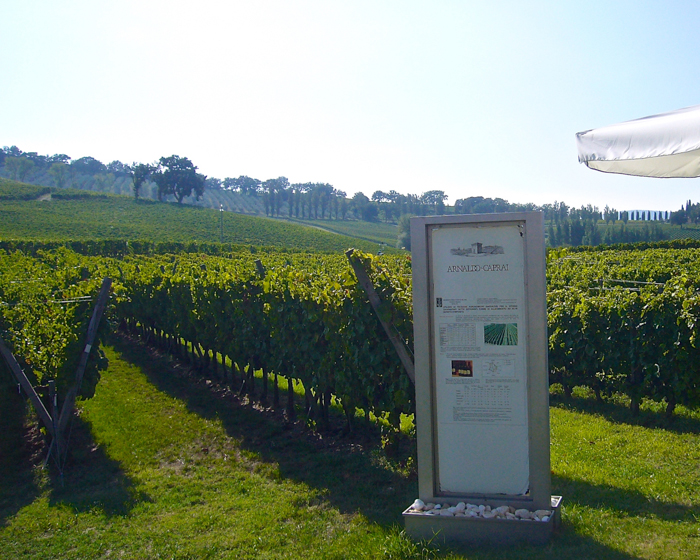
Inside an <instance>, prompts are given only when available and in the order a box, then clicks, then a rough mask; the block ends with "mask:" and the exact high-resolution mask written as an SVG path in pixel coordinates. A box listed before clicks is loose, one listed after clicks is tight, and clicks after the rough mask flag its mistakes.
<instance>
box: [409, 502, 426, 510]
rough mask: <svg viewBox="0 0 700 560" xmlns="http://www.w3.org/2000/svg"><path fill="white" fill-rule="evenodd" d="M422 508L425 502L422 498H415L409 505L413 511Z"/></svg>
mask: <svg viewBox="0 0 700 560" xmlns="http://www.w3.org/2000/svg"><path fill="white" fill-rule="evenodd" d="M424 508H425V502H424V501H423V500H416V501H415V502H413V504H412V505H411V509H412V510H414V511H423V509H424Z"/></svg>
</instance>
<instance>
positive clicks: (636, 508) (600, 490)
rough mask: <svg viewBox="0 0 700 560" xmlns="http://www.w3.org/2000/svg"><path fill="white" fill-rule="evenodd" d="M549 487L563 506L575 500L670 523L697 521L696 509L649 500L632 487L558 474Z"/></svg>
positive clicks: (576, 502)
mask: <svg viewBox="0 0 700 560" xmlns="http://www.w3.org/2000/svg"><path fill="white" fill-rule="evenodd" d="M552 488H553V489H554V490H553V491H554V492H555V494H557V495H561V496H563V497H564V504H565V505H566V504H567V503H569V504H571V503H575V504H579V505H581V506H585V507H588V508H591V509H599V510H607V511H613V512H615V513H617V514H620V515H624V516H638V517H653V518H657V519H662V520H664V521H672V522H695V521H696V516H697V510H696V508H692V507H688V506H685V505H682V504H674V503H669V502H662V501H659V500H654V499H650V498H649V497H648V496H645V495H644V494H642V493H640V492H636V491H634V490H625V489H623V488H616V487H614V486H608V485H600V484H591V483H590V482H586V481H582V480H575V479H572V478H567V477H562V476H558V475H553V476H552Z"/></svg>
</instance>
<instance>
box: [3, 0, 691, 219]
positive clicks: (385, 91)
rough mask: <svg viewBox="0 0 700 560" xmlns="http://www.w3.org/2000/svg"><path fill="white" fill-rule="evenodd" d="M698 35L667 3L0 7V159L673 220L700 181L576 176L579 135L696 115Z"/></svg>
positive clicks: (263, 0)
mask: <svg viewBox="0 0 700 560" xmlns="http://www.w3.org/2000/svg"><path fill="white" fill-rule="evenodd" d="M699 24H700V4H697V3H695V2H673V1H668V2H663V3H661V2H640V1H635V2H627V1H620V2H609V1H608V2H599V1H590V2H585V3H583V2H533V1H529V2H499V1H492V2H466V1H431V2H412V1H407V0H404V1H401V2H398V1H378V0H374V1H363V0H353V1H352V2H347V1H346V2H340V1H333V0H324V1H293V0H286V1H270V0H255V1H252V0H251V1H245V2H243V1H233V2H221V1H217V2H210V1H208V0H200V1H199V2H196V3H195V2H179V1H168V2H166V1H162V2H161V1H152V0H140V1H129V0H121V1H118V2H117V1H110V0H106V1H100V2H95V1H83V0H78V1H69V0H66V1H61V0H53V1H51V2H49V1H43V0H37V1H26V0H25V1H19V0H4V1H3V2H2V3H1V4H0V52H2V56H1V57H0V145H13V144H14V145H17V146H19V147H20V148H21V149H23V150H25V151H29V150H32V151H38V152H39V153H41V154H54V153H66V154H68V155H70V156H71V157H73V158H79V157H82V156H88V155H89V156H92V157H95V158H97V159H99V160H101V161H103V162H104V163H108V162H109V161H112V160H115V159H118V160H120V161H123V162H125V163H131V162H133V161H138V162H150V161H154V160H156V159H158V158H159V157H161V156H168V155H171V154H177V155H180V156H186V157H189V158H190V159H191V160H192V161H193V162H194V164H195V165H197V166H198V167H199V169H200V171H201V172H202V173H205V174H207V175H209V176H214V177H219V178H224V177H227V176H238V175H249V176H252V177H256V178H258V179H262V180H265V179H268V178H272V177H278V176H280V175H284V176H286V177H288V178H289V180H290V181H291V182H307V181H312V182H328V183H331V184H333V185H334V186H335V187H336V188H338V189H341V190H344V191H346V192H347V193H348V194H349V195H351V194H352V193H354V192H357V191H362V192H364V193H365V194H367V195H369V196H371V194H372V193H373V192H374V191H375V190H384V191H388V190H391V189H394V190H397V191H399V192H404V193H406V192H411V193H416V194H420V193H421V192H424V191H427V190H432V189H441V190H444V191H445V192H446V193H447V194H448V195H449V200H450V202H454V200H456V199H457V198H463V197H467V196H491V197H496V196H498V197H502V198H505V199H507V200H510V201H512V202H535V203H538V204H542V203H546V202H553V201H555V200H559V201H562V200H563V201H564V202H566V203H567V204H569V205H574V206H580V205H582V204H589V203H590V204H593V205H596V206H599V207H601V208H602V207H603V206H605V205H606V204H609V205H610V206H612V207H615V208H618V209H632V208H637V209H651V210H674V209H677V208H679V207H680V205H681V204H682V203H684V202H685V201H686V200H687V199H693V200H700V188H699V187H700V179H677V180H673V179H665V180H663V179H644V178H632V177H622V176H616V175H606V174H602V173H598V172H594V171H591V170H589V169H587V168H585V167H584V166H583V165H581V164H579V163H578V161H577V156H576V147H575V142H574V135H575V133H576V132H578V131H582V130H587V129H590V128H595V127H599V126H604V125H608V124H613V123H616V122H620V121H625V120H630V119H635V118H639V117H643V116H646V115H651V114H656V113H661V112H665V111H670V110H673V109H678V108H681V107H687V106H691V105H697V104H700V71H699V70H700V33H698V27H699Z"/></svg>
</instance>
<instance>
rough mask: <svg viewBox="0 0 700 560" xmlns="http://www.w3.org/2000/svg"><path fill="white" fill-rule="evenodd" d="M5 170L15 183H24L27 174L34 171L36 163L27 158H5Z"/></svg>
mask: <svg viewBox="0 0 700 560" xmlns="http://www.w3.org/2000/svg"><path fill="white" fill-rule="evenodd" d="M5 169H7V171H8V172H9V173H10V175H12V178H13V179H14V180H15V181H18V180H19V181H24V179H25V178H26V177H27V174H28V173H29V172H30V171H31V170H32V169H34V162H33V161H32V160H30V159H28V158H26V157H7V158H5Z"/></svg>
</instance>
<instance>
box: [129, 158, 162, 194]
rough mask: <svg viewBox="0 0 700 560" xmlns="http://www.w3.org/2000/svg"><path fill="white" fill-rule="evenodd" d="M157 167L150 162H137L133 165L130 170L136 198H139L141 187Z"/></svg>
mask: <svg viewBox="0 0 700 560" xmlns="http://www.w3.org/2000/svg"><path fill="white" fill-rule="evenodd" d="M156 169H157V167H156V166H155V165H149V164H148V163H136V162H134V163H133V164H132V165H131V169H130V170H129V176H130V177H131V181H132V183H133V189H134V198H135V199H137V200H138V198H139V195H140V194H141V187H142V186H143V184H144V183H145V182H146V181H147V180H148V178H149V177H150V176H151V173H153V172H154V171H155V170H156Z"/></svg>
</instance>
